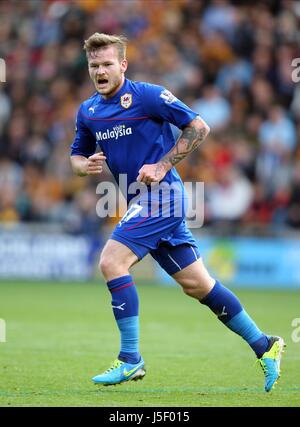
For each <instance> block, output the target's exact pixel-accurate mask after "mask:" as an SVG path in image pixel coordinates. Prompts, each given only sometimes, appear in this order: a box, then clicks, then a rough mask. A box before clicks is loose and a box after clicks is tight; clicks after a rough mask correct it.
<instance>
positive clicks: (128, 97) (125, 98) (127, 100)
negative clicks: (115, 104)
mask: <svg viewBox="0 0 300 427" xmlns="http://www.w3.org/2000/svg"><path fill="white" fill-rule="evenodd" d="M131 104H132V94H131V93H124V95H122V96H121V105H122V107H123V108H129V107H130V105H131Z"/></svg>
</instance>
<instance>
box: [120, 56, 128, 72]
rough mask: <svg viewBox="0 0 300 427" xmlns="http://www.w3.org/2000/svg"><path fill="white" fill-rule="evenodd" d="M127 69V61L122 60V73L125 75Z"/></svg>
mask: <svg viewBox="0 0 300 427" xmlns="http://www.w3.org/2000/svg"><path fill="white" fill-rule="evenodd" d="M127 67H128V62H127V59H122V61H121V71H122V73H125V71H126V70H127Z"/></svg>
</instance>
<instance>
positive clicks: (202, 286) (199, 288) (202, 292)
mask: <svg viewBox="0 0 300 427" xmlns="http://www.w3.org/2000/svg"><path fill="white" fill-rule="evenodd" d="M181 286H182V290H183V292H184V293H185V294H186V295H188V296H189V297H192V298H195V299H197V300H201V299H202V298H204V297H205V296H206V295H207V294H208V293H209V292H210V291H211V289H212V288H213V286H214V281H213V279H211V280H208V281H203V282H201V281H194V280H187V281H185V282H184V283H181Z"/></svg>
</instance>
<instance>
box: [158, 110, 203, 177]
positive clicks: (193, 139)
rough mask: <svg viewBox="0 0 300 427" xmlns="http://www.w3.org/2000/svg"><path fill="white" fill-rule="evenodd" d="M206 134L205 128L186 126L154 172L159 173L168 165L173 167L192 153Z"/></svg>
mask: <svg viewBox="0 0 300 427" xmlns="http://www.w3.org/2000/svg"><path fill="white" fill-rule="evenodd" d="M196 119H197V117H196ZM198 120H199V119H198ZM207 134H208V130H207V129H206V128H205V127H200V128H199V127H198V126H195V125H194V124H192V125H190V126H186V127H185V128H184V129H183V131H182V134H181V136H180V137H179V138H178V140H177V143H176V145H175V146H174V147H173V149H172V150H171V151H169V153H167V154H166V155H165V156H164V157H163V158H162V159H161V160H160V162H159V163H158V165H157V171H156V172H157V173H159V171H160V170H161V168H162V167H163V166H167V165H168V164H169V165H170V164H171V165H172V166H175V165H176V164H177V163H179V162H180V161H181V160H182V159H184V158H185V157H186V156H187V155H188V154H189V153H191V152H192V151H194V150H195V149H196V148H197V147H198V146H199V145H200V144H201V143H202V142H203V141H204V139H205V137H206V136H207Z"/></svg>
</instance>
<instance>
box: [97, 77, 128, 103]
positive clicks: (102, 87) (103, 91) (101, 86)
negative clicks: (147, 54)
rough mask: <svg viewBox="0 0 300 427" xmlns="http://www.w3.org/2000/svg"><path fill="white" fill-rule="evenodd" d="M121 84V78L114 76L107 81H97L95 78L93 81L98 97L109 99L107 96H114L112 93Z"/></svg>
mask: <svg viewBox="0 0 300 427" xmlns="http://www.w3.org/2000/svg"><path fill="white" fill-rule="evenodd" d="M121 83H122V76H115V77H112V78H108V79H105V78H103V79H98V78H96V79H95V81H94V84H95V87H96V90H97V92H99V93H100V95H105V96H106V97H108V98H109V96H112V95H114V92H115V91H116V90H117V89H118V87H119V86H120V85H121Z"/></svg>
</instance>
